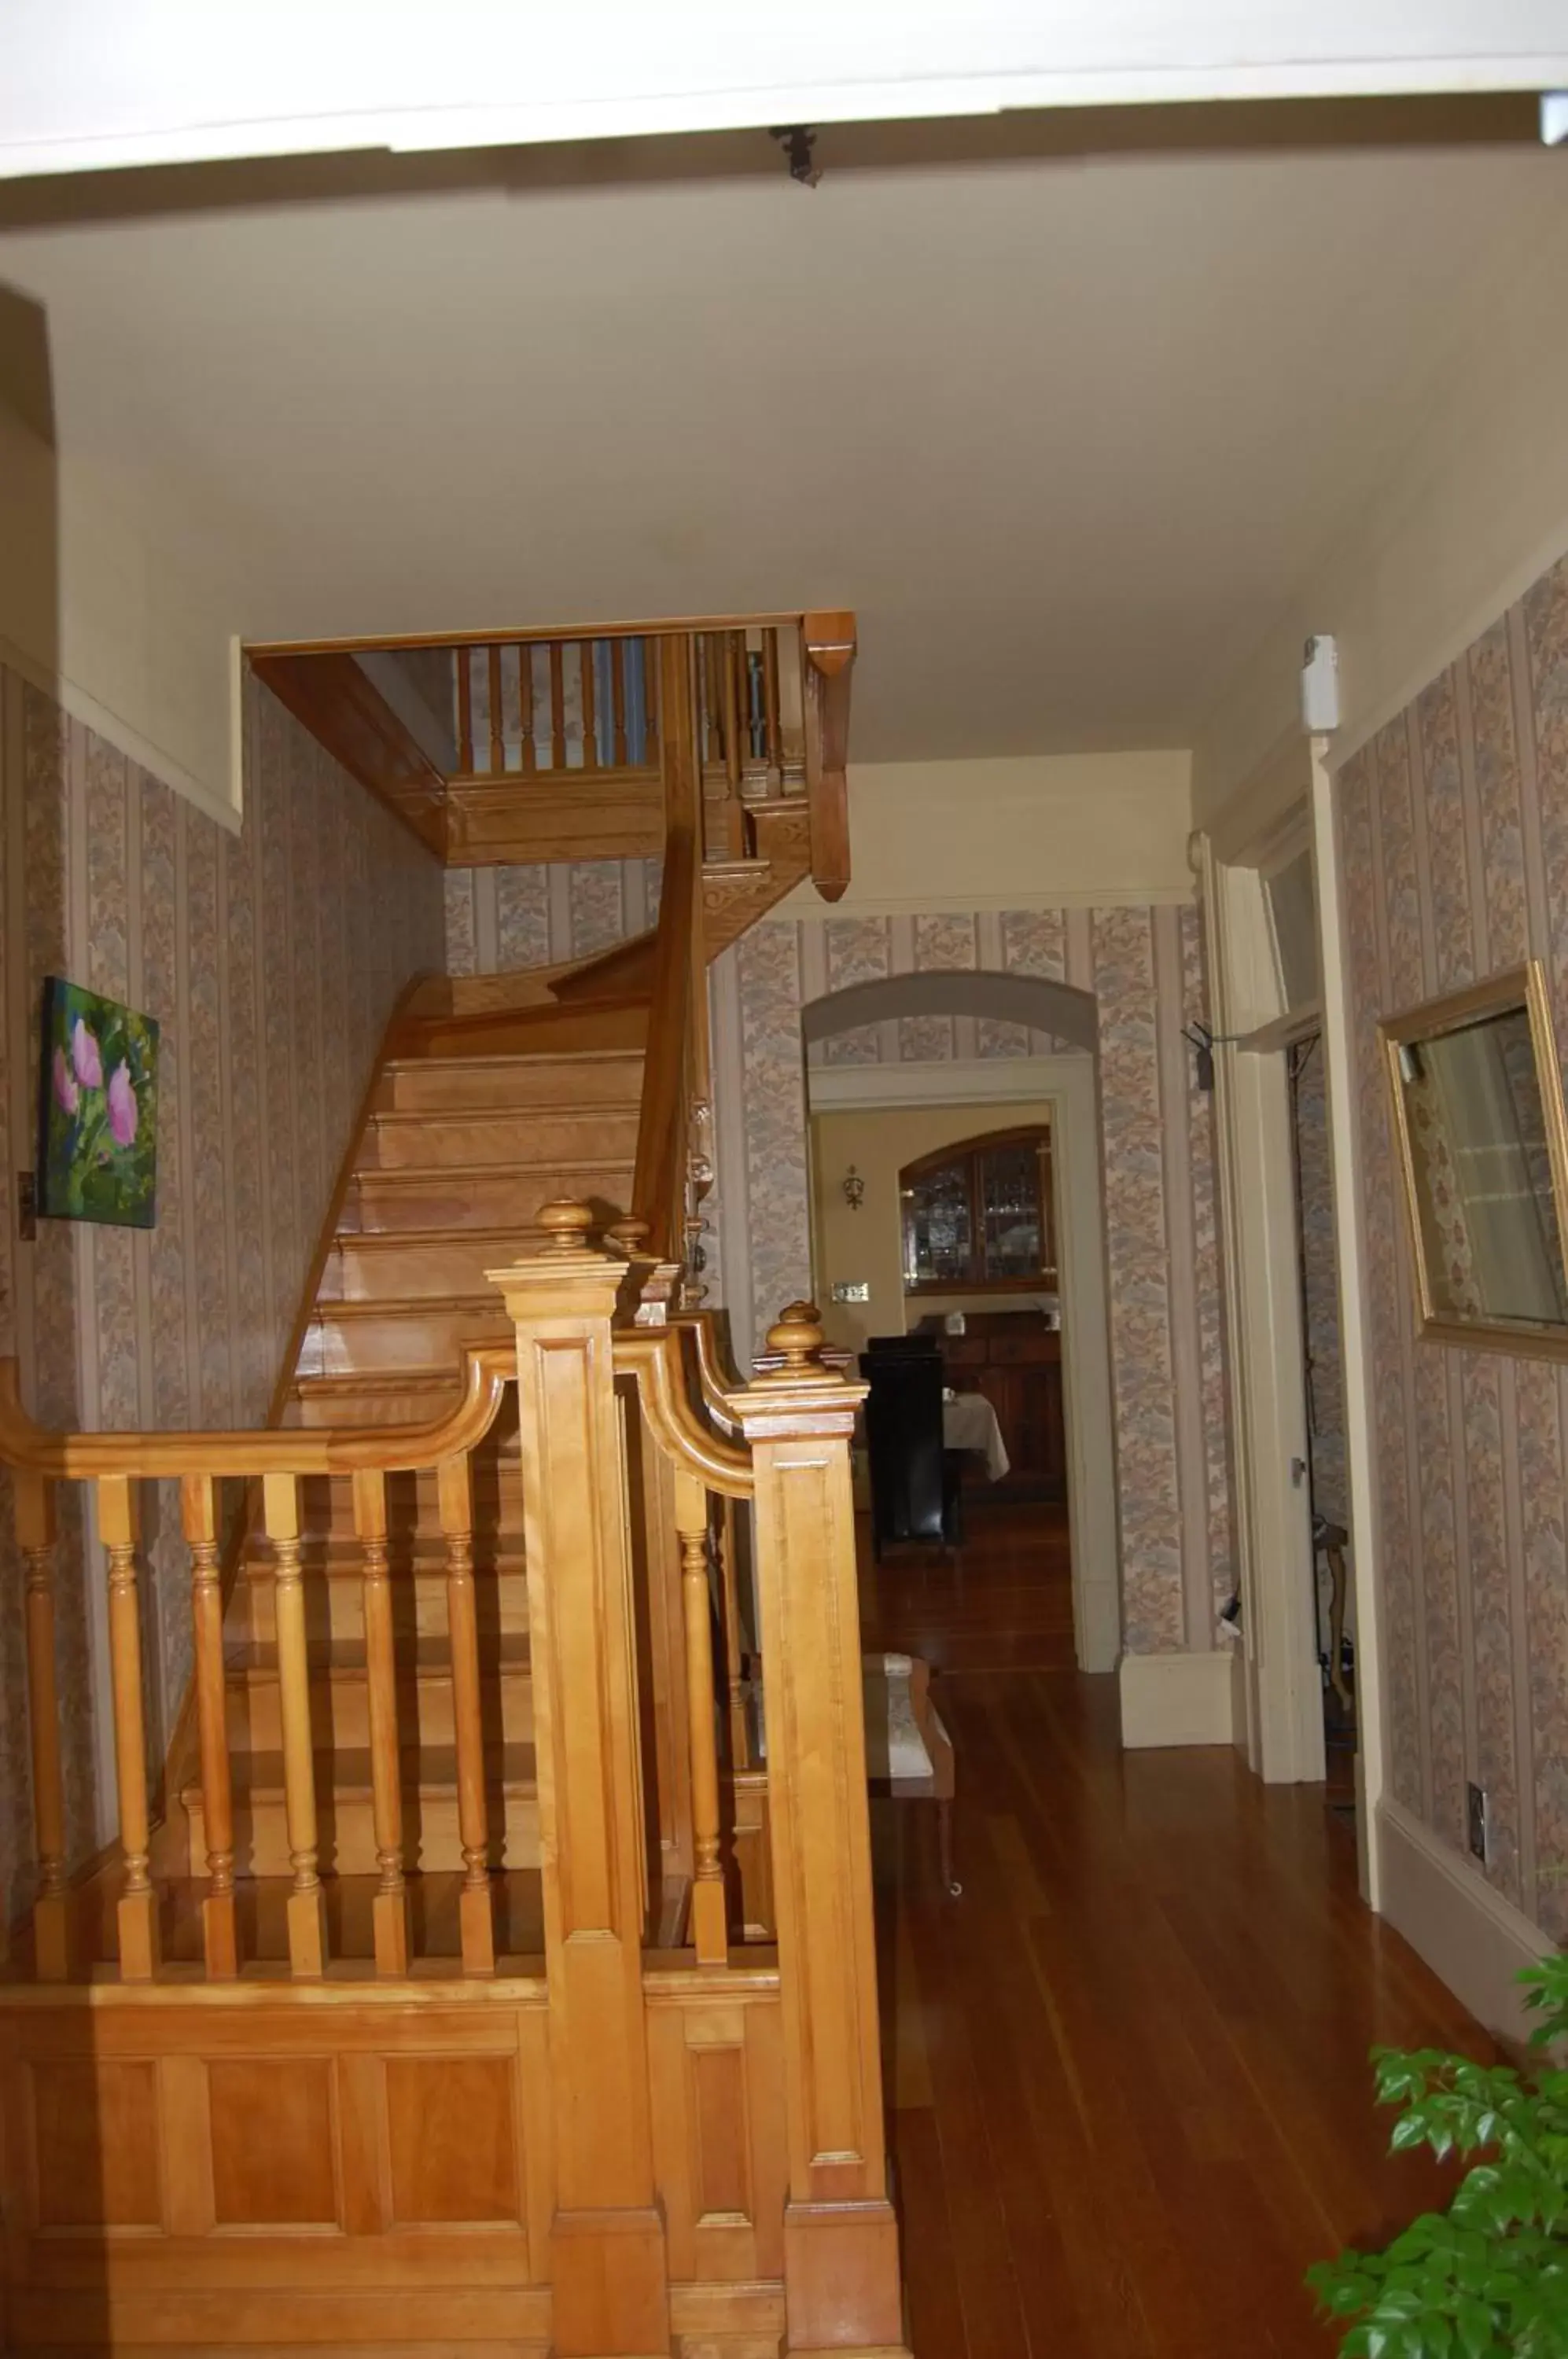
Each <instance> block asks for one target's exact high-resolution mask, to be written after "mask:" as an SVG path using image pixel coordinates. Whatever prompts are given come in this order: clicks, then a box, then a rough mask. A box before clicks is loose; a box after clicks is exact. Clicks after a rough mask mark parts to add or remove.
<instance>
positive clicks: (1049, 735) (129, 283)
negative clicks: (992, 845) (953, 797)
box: [0, 147, 1568, 760]
mask: <svg viewBox="0 0 1568 2359" xmlns="http://www.w3.org/2000/svg"><path fill="white" fill-rule="evenodd" d="M1564 206H1568V157H1564V156H1559V155H1553V154H1547V153H1542V152H1537V151H1533V150H1530V149H1528V148H1519V149H1512V150H1509V149H1496V150H1494V149H1488V148H1485V147H1478V148H1473V149H1471V150H1468V151H1455V152H1453V153H1425V152H1421V151H1406V152H1399V153H1389V154H1380V153H1365V152H1356V151H1354V150H1351V151H1347V152H1335V153H1324V154H1318V155H1295V156H1268V155H1253V156H1244V155H1234V156H1228V157H1202V156H1184V157H1181V156H1170V157H1163V158H1153V157H1144V158H1138V157H1125V156H1124V157H1120V158H1114V159H1110V160H1105V161H1104V162H1087V163H1084V162H1078V161H1073V160H1063V159H1052V160H1045V161H1031V162H1028V163H1010V164H999V165H994V166H988V167H985V168H972V169H960V168H945V169H911V170H908V171H901V172H874V171H861V172H843V173H836V174H835V173H834V172H833V171H832V170H830V171H829V173H828V175H827V177H826V178H825V179H824V180H823V181H822V185H821V186H820V187H819V188H818V189H816V190H813V191H807V190H802V189H800V188H797V187H794V186H792V185H790V184H789V181H788V180H787V179H785V178H784V175H783V173H782V171H781V170H780V171H779V172H778V173H777V175H775V174H773V173H772V172H769V173H768V176H767V177H766V178H760V177H759V178H752V179H735V180H708V181H706V182H700V183H691V184H682V183H680V182H675V183H665V184H659V183H658V182H649V183H647V184H643V185H633V186H619V187H610V188H598V189H559V188H557V189H548V188H546V189H535V190H531V191H529V192H528V193H526V194H523V195H512V196H508V195H506V194H504V193H496V192H491V191H479V192H460V193H444V194H433V195H428V196H419V197H401V198H386V199H381V200H377V201H343V202H336V203H316V204H299V205H294V206H286V205H276V204H274V205H270V206H263V205H257V206H254V207H251V208H248V209H236V210H234V211H232V212H212V213H207V214H194V215H191V214H185V215H180V214H172V215H169V216H165V217H162V218H149V219H147V220H145V221H140V222H128V223H110V224H107V225H105V224H103V223H92V224H86V225H82V226H70V227H60V228H53V229H48V230H37V229H27V230H13V231H10V232H6V233H4V234H0V285H9V286H10V287H11V288H16V289H18V290H21V291H22V292H24V293H26V294H27V295H28V296H30V297H33V298H36V299H37V300H38V302H39V303H40V304H41V305H42V306H43V307H44V310H45V313H46V316H47V325H48V333H49V347H50V354H51V363H52V369H53V376H54V399H55V409H56V421H57V436H58V440H59V445H60V451H61V454H62V458H63V460H64V461H65V462H67V463H68V464H69V462H70V461H71V458H72V456H73V455H76V454H88V455H91V456H92V457H93V458H94V459H96V460H99V461H103V462H108V463H110V464H112V465H114V466H115V467H122V468H125V469H129V470H132V471H134V472H135V473H136V475H137V476H139V477H140V478H141V479H142V481H143V482H144V484H146V485H147V487H148V491H149V495H150V496H151V497H152V498H153V499H154V500H155V501H157V502H167V503H168V504H169V507H170V509H171V511H173V512H176V513H179V514H181V515H185V514H194V515H195V516H197V517H199V518H200V519H201V520H202V521H204V522H206V523H207V524H209V525H210V526H213V527H218V528H219V529H220V530H222V531H223V532H224V533H225V534H226V535H228V536H229V537H230V539H231V542H232V545H233V547H234V552H235V557H236V562H235V565H234V580H235V582H236V585H237V587H236V592H235V603H236V613H235V614H234V618H233V621H234V627H235V628H236V629H238V630H241V631H243V632H245V633H246V634H247V635H249V636H310V635H314V634H317V633H320V634H353V633H358V632H366V633H369V632H376V631H395V630H410V631H423V630H428V631H430V633H431V635H432V636H434V635H438V634H440V633H441V632H443V631H446V630H450V629H453V628H458V627H463V626H479V625H491V624H495V625H506V624H524V623H530V624H537V623H545V622H550V621H554V620H570V619H577V618H595V617H597V618H603V619H609V618H611V617H615V616H629V615H637V614H648V615H654V614H682V613H691V612H707V613H715V612H723V611H730V610H747V609H758V608H787V607H790V606H798V605H799V606H824V605H825V606H831V605H839V604H844V605H849V606H853V607H854V608H855V610H856V611H857V613H858V614H859V617H860V625H861V645H862V660H861V665H860V668H859V671H858V675H857V680H856V690H855V728H854V736H853V743H854V746H855V752H856V754H857V755H858V756H860V757H861V758H863V759H866V760H873V759H876V760H898V759H906V758H914V757H927V758H931V757H936V756H944V755H956V754H965V753H975V754H978V753H986V754H1001V753H1013V752H1021V751H1049V750H1065V749H1071V748H1075V747H1076V748H1082V747H1091V746H1096V745H1101V746H1103V745H1138V744H1143V745H1159V744H1164V745H1185V744H1189V743H1191V742H1192V735H1193V733H1194V731H1195V728H1196V726H1197V724H1198V722H1199V721H1200V719H1201V717H1202V715H1203V712H1204V711H1205V710H1206V708H1207V707H1208V705H1209V704H1210V703H1211V702H1212V701H1213V700H1214V696H1215V695H1216V694H1217V692H1218V691H1219V690H1220V688H1221V687H1222V685H1223V684H1224V682H1225V679H1226V678H1227V677H1228V676H1229V674H1230V672H1231V670H1232V669H1233V668H1234V667H1235V666H1236V664H1237V663H1238V662H1239V661H1240V660H1241V659H1242V658H1244V657H1245V656H1246V654H1247V651H1248V650H1249V649H1250V648H1251V647H1254V646H1255V645H1256V644H1257V643H1258V640H1259V639H1260V638H1261V637H1262V636H1263V635H1264V632H1265V630H1266V628H1267V625H1268V623H1269V619H1270V617H1271V615H1272V614H1274V613H1275V611H1276V610H1277V609H1278V608H1279V605H1280V604H1281V603H1282V601H1283V595H1284V592H1285V590H1286V588H1287V587H1288V586H1289V584H1290V582H1293V581H1294V580H1295V579H1297V578H1298V577H1299V576H1300V575H1301V573H1302V572H1303V571H1305V570H1306V569H1307V568H1308V566H1309V564H1310V563H1311V562H1312V560H1313V559H1314V558H1315V557H1316V556H1317V555H1318V553H1319V552H1320V551H1321V549H1322V548H1323V546H1324V545H1325V544H1326V542H1327V541H1328V540H1330V539H1331V538H1334V537H1336V536H1338V535H1339V534H1340V533H1342V532H1343V531H1344V530H1345V527H1346V526H1347V524H1349V523H1350V522H1351V521H1353V520H1354V518H1355V516H1356V513H1357V511H1358V509H1360V508H1361V507H1363V506H1365V505H1366V503H1367V499H1368V498H1369V496H1370V495H1371V494H1372V493H1373V492H1374V490H1375V489H1376V487H1377V484H1378V481H1379V478H1380V477H1381V476H1382V475H1383V474H1384V473H1386V471H1387V470H1388V467H1389V466H1390V464H1391V462H1393V461H1394V460H1395V459H1396V457H1397V456H1398V453H1399V450H1400V448H1401V445H1402V443H1403V441H1404V440H1405V439H1406V438H1407V437H1408V434H1409V430H1410V419H1411V417H1412V415H1413V411H1414V406H1416V405H1419V404H1420V403H1421V400H1422V398H1423V393H1430V390H1431V388H1432V386H1435V385H1436V383H1437V382H1438V381H1439V379H1440V376H1441V373H1442V372H1443V369H1444V367H1445V366H1446V365H1448V364H1450V363H1451V362H1452V359H1453V356H1454V354H1455V353H1457V352H1458V351H1460V350H1461V349H1462V348H1463V346H1464V342H1465V335H1466V328H1467V312H1466V291H1467V289H1470V288H1474V287H1475V286H1476V285H1477V284H1478V283H1479V281H1480V280H1481V279H1482V278H1483V277H1485V275H1486V274H1487V273H1489V272H1492V271H1496V270H1499V269H1506V268H1508V267H1510V266H1511V263H1512V260H1513V258H1514V257H1515V256H1516V255H1517V254H1518V253H1519V252H1521V251H1522V250H1523V247H1524V243H1525V242H1526V241H1528V240H1529V239H1530V237H1531V235H1532V234H1534V232H1535V230H1536V228H1537V227H1538V226H1539V223H1540V221H1541V215H1542V213H1543V212H1546V211H1550V212H1552V214H1553V215H1554V216H1556V215H1558V214H1560V212H1561V209H1562V208H1563V207H1564Z"/></svg>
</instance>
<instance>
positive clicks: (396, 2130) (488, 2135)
mask: <svg viewBox="0 0 1568 2359" xmlns="http://www.w3.org/2000/svg"><path fill="white" fill-rule="evenodd" d="M387 2127H388V2134H389V2136H390V2140H391V2148H392V2216H393V2218H394V2219H395V2220H396V2221H397V2223H398V2224H399V2225H400V2226H417V2225H419V2223H424V2222H432V2221H457V2220H517V2221H518V2222H519V2224H520V2221H521V2213H520V2209H519V2201H518V2186H517V2115H516V2112H515V2109H514V2105H513V2063H512V2060H511V2058H510V2057H507V2056H467V2057H455V2056H454V2057H446V2056H441V2057H423V2056H418V2057H416V2056H399V2057H394V2058H391V2059H389V2060H388V2061H387Z"/></svg>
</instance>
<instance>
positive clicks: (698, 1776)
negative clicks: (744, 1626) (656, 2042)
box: [675, 1473, 729, 1966]
mask: <svg viewBox="0 0 1568 2359" xmlns="http://www.w3.org/2000/svg"><path fill="white" fill-rule="evenodd" d="M675 1525H676V1529H677V1530H678V1531H679V1533H680V1535H681V1613H682V1616H683V1618H684V1621H685V1625H686V1712H687V1730H688V1742H689V1744H690V1746H691V1854H692V1883H691V1939H692V1942H693V1944H694V1945H695V1948H696V1951H697V1962H698V1964H699V1965H702V1966H723V1965H727V1964H728V1962H729V1933H728V1927H727V1924H726V1921H725V1919H726V1911H725V1904H724V1865H723V1863H722V1861H721V1859H720V1856H719V1747H718V1729H717V1724H716V1719H715V1712H714V1688H713V1603H712V1599H711V1596H710V1593H709V1587H708V1494H707V1491H706V1490H705V1488H704V1487H703V1485H702V1484H701V1483H700V1482H699V1481H698V1480H697V1478H696V1476H695V1475H692V1474H687V1473H678V1474H677V1475H676V1478H675Z"/></svg>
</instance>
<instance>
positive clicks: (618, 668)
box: [610, 639, 626, 770]
mask: <svg viewBox="0 0 1568 2359" xmlns="http://www.w3.org/2000/svg"><path fill="white" fill-rule="evenodd" d="M610 719H611V723H612V725H613V727H614V730H615V743H614V746H613V749H612V758H613V760H614V762H615V767H616V769H617V770H624V769H625V768H626V641H625V639H612V640H611V641H610Z"/></svg>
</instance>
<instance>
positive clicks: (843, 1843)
mask: <svg viewBox="0 0 1568 2359" xmlns="http://www.w3.org/2000/svg"><path fill="white" fill-rule="evenodd" d="M821 1348H822V1327H821V1325H820V1324H819V1321H818V1314H817V1312H816V1310H814V1309H813V1308H812V1306H811V1304H810V1303H802V1302H795V1303H791V1304H790V1306H789V1309H788V1310H786V1311H785V1312H784V1314H783V1316H782V1318H781V1319H780V1321H779V1324H778V1326H776V1327H774V1328H772V1329H771V1330H770V1331H769V1333H768V1350H769V1352H770V1353H778V1354H779V1355H780V1363H781V1364H779V1366H777V1367H774V1368H770V1369H768V1371H767V1372H766V1373H765V1374H763V1375H759V1376H758V1377H757V1379H756V1381H755V1382H754V1383H753V1384H751V1385H749V1386H747V1387H746V1390H745V1391H743V1392H738V1393H734V1394H732V1395H731V1396H730V1398H731V1403H732V1406H733V1407H734V1408H735V1413H736V1415H737V1416H738V1417H739V1419H740V1421H741V1425H742V1427H743V1429H744V1430H745V1433H746V1440H747V1441H748V1442H749V1443H750V1444H751V1450H752V1464H753V1469H754V1472H755V1475H756V1483H757V1492H756V1515H757V1588H758V1593H759V1597H760V1603H761V1620H762V1632H761V1636H762V1668H763V1695H764V1699H765V1713H766V1721H767V1728H768V1810H769V1816H770V1819H771V1822H772V1840H773V1878H774V1900H775V1921H776V1924H777V1927H778V1935H779V1984H780V1995H781V1999H782V2003H783V2010H784V2041H785V2061H786V2074H785V2092H786V2110H787V2122H788V2134H789V2199H788V2202H787V2205H786V2209H785V2215H784V2264H785V2295H786V2301H787V2306H788V2317H789V2335H788V2340H787V2343H786V2348H787V2349H788V2350H789V2353H790V2354H791V2359H803V2354H813V2353H818V2352H829V2351H833V2352H858V2353H863V2354H865V2353H872V2352H875V2353H877V2354H891V2353H893V2352H895V2351H901V2350H902V2349H903V2332H902V2301H901V2296H900V2291H899V2277H898V2230H897V2226H896V2223H895V2221H894V2217H893V2209H892V2206H891V2204H890V2203H889V2202H888V2200H887V2158H886V2151H885V2147H884V2134H883V2120H882V2066H881V2058H880V2055H879V2053H878V2039H877V1954H876V1943H875V1935H874V1930H873V1925H872V1911H871V1835H870V1820H869V1813H868V1810H867V1805H866V1727H865V1715H864V1709H863V1706H862V1701H861V1671H860V1625H859V1601H858V1593H857V1588H856V1582H855V1511H854V1503H853V1500H852V1498H851V1495H850V1473H849V1441H850V1432H851V1430H852V1428H853V1426H854V1422H855V1409H856V1408H857V1407H858V1405H859V1403H860V1402H861V1400H862V1399H863V1398H864V1397H865V1389H866V1388H865V1386H862V1385H858V1384H852V1383H849V1382H847V1381H846V1380H845V1379H844V1377H843V1376H841V1375H839V1374H838V1373H837V1372H836V1371H835V1370H833V1369H828V1368H824V1367H823V1366H822V1362H821V1360H820V1358H819V1357H818V1353H820V1351H821Z"/></svg>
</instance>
